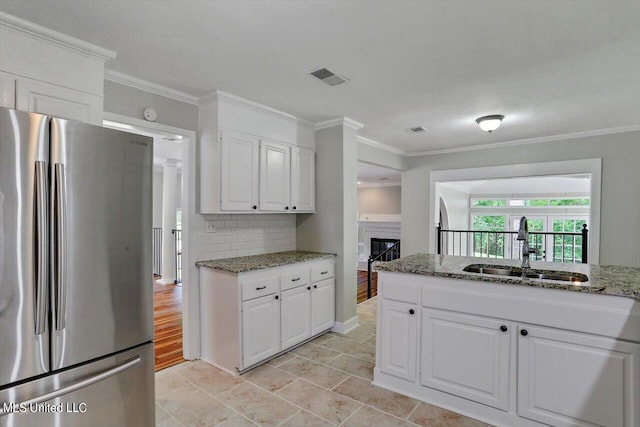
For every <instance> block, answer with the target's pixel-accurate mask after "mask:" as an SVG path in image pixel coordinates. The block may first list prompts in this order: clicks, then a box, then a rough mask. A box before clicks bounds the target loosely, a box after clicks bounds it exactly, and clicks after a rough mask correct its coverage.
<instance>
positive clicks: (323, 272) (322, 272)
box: [320, 270, 328, 274]
mask: <svg viewBox="0 0 640 427" xmlns="http://www.w3.org/2000/svg"><path fill="white" fill-rule="evenodd" d="M327 273H328V271H326V270H325V271H321V272H320V274H327Z"/></svg>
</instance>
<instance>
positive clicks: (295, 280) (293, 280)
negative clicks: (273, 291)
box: [291, 277, 300, 282]
mask: <svg viewBox="0 0 640 427" xmlns="http://www.w3.org/2000/svg"><path fill="white" fill-rule="evenodd" d="M298 280H300V278H299V277H296V278H295V279H291V281H292V282H297V281H298Z"/></svg>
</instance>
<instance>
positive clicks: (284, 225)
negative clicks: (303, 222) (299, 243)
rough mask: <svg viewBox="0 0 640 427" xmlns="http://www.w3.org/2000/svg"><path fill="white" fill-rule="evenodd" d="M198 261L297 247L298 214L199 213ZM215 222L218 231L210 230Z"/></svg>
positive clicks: (196, 234) (197, 230) (197, 222)
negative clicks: (208, 225) (208, 226)
mask: <svg viewBox="0 0 640 427" xmlns="http://www.w3.org/2000/svg"><path fill="white" fill-rule="evenodd" d="M197 218H198V219H197V221H196V222H195V224H194V231H195V233H194V238H195V245H196V254H195V255H196V256H195V260H196V261H203V260H209V259H221V258H232V257H237V256H246V255H259V254H265V253H270V252H282V251H291V250H295V249H296V216H295V215H291V214H247V215H236V214H232V215H229V214H224V215H197ZM207 222H212V223H213V225H214V227H215V232H213V233H211V232H207V231H206V224H207Z"/></svg>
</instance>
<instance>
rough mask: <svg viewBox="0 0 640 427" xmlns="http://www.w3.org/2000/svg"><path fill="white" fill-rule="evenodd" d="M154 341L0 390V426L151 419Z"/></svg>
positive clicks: (143, 425)
mask: <svg viewBox="0 0 640 427" xmlns="http://www.w3.org/2000/svg"><path fill="white" fill-rule="evenodd" d="M153 360H154V356H153V343H148V344H146V345H143V346H140V347H137V348H134V349H132V350H128V351H125V352H123V353H119V354H117V355H114V356H109V357H106V358H104V359H100V360H98V361H95V362H90V363H88V364H85V365H81V366H79V367H76V368H73V369H70V370H67V371H64V372H62V373H58V374H54V375H50V376H47V377H44V378H41V379H39V380H36V381H32V382H27V383H24V384H21V385H19V386H17V387H14V388H11V389H8V390H1V391H0V427H33V426H61V427H87V426H91V427H113V426H121V427H126V426H131V427H151V426H154V425H155V404H154V374H153Z"/></svg>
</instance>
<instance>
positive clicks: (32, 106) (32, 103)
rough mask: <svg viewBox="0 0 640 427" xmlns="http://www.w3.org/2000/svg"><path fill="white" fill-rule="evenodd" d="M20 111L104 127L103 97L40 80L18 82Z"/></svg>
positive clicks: (17, 92)
mask: <svg viewBox="0 0 640 427" xmlns="http://www.w3.org/2000/svg"><path fill="white" fill-rule="evenodd" d="M16 109H18V110H22V111H29V112H31V113H40V114H48V115H52V116H56V117H60V118H63V119H69V120H75V121H78V122H84V123H91V124H94V125H99V126H102V97H100V96H98V95H93V94H89V93H86V92H80V91H78V90H75V89H69V88H66V87H62V86H57V85H53V84H50V83H45V82H41V81H37V80H30V79H26V78H18V79H17V80H16Z"/></svg>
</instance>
